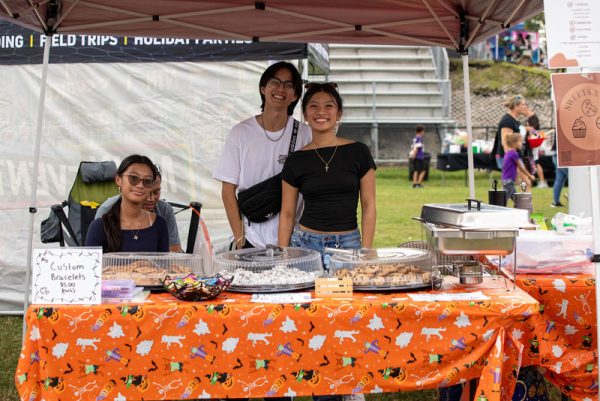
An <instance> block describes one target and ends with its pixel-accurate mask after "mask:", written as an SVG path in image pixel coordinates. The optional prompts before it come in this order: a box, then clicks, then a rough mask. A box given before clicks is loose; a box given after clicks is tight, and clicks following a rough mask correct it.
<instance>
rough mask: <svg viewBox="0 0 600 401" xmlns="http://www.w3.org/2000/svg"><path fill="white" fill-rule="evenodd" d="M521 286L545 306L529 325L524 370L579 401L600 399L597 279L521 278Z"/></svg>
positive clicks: (580, 276)
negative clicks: (538, 372) (532, 368)
mask: <svg viewBox="0 0 600 401" xmlns="http://www.w3.org/2000/svg"><path fill="white" fill-rule="evenodd" d="M517 285H518V286H519V287H520V288H522V289H523V290H525V291H526V292H527V293H528V294H529V295H531V296H532V297H533V298H535V299H537V300H538V301H539V303H540V314H539V315H536V316H534V317H532V319H530V320H529V321H528V322H526V324H525V330H524V331H525V335H524V338H523V341H524V342H526V343H528V345H527V351H526V352H525V353H524V358H523V364H524V365H537V366H542V367H544V368H546V369H547V370H546V371H545V376H546V378H547V379H548V380H550V381H551V382H552V383H553V384H554V385H556V386H558V387H559V388H560V389H561V391H562V392H563V393H564V394H567V395H568V396H570V397H571V398H572V399H574V400H581V401H584V400H592V399H597V398H598V380H597V379H598V370H597V369H598V368H597V367H598V358H597V355H596V350H597V343H596V280H595V279H594V276H593V275H591V274H569V275H562V274H553V275H534V274H529V275H524V274H519V275H517Z"/></svg>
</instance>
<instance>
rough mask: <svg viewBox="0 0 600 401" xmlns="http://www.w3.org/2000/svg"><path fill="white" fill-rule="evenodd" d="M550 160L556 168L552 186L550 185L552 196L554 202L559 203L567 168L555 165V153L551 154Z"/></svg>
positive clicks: (567, 172)
mask: <svg viewBox="0 0 600 401" xmlns="http://www.w3.org/2000/svg"><path fill="white" fill-rule="evenodd" d="M552 162H553V163H554V167H555V168H556V169H555V171H556V172H555V174H554V186H552V197H553V198H554V203H560V191H562V189H563V186H564V185H565V181H567V177H568V174H569V170H567V169H566V168H558V167H557V166H556V165H557V162H556V155H554V156H552Z"/></svg>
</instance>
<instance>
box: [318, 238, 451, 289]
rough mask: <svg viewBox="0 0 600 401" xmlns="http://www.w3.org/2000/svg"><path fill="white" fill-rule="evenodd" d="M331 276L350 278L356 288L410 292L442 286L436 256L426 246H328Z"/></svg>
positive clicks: (326, 250)
mask: <svg viewBox="0 0 600 401" xmlns="http://www.w3.org/2000/svg"><path fill="white" fill-rule="evenodd" d="M325 252H326V253H330V254H331V257H330V259H329V273H330V276H331V277H340V278H344V277H349V278H351V279H352V284H353V289H354V290H355V291H409V290H417V289H426V288H439V287H441V280H442V279H441V274H439V273H438V272H437V270H436V269H434V267H433V255H432V253H431V252H429V251H427V250H424V249H411V248H378V249H367V248H363V249H353V250H352V249H344V250H340V249H330V248H326V249H325Z"/></svg>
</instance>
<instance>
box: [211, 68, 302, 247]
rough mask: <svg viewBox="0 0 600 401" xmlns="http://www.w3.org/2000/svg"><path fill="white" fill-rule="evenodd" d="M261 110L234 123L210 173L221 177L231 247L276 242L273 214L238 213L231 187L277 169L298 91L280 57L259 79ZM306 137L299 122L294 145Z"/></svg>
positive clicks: (297, 80)
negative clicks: (251, 216) (259, 217)
mask: <svg viewBox="0 0 600 401" xmlns="http://www.w3.org/2000/svg"><path fill="white" fill-rule="evenodd" d="M259 91H260V97H261V99H262V104H261V109H262V113H261V114H259V115H256V116H253V117H250V118H248V119H247V120H244V121H242V122H240V123H238V124H236V125H235V126H234V127H233V128H232V129H231V132H230V133H229V136H228V137H227V140H226V142H225V146H224V147H223V151H222V153H221V158H220V159H219V163H218V165H217V168H216V169H215V171H214V173H213V178H214V179H216V180H219V181H221V183H222V185H221V197H222V199H223V205H224V206H225V212H226V213H227V220H228V221H229V226H230V227H231V231H232V232H233V238H234V239H233V241H234V248H236V249H240V248H243V247H264V246H266V245H267V244H277V229H278V225H279V215H276V216H274V217H273V218H271V219H270V220H267V221H265V222H262V223H254V222H249V221H248V219H247V218H246V217H244V216H242V219H243V223H242V219H240V210H239V207H238V201H237V192H238V191H241V190H244V189H247V188H250V187H251V186H253V185H255V184H258V183H259V182H261V181H264V180H266V179H267V178H270V177H272V176H274V175H276V174H279V173H280V172H281V170H282V169H283V164H284V163H285V159H286V158H287V155H288V151H289V147H290V139H291V137H292V131H293V128H294V118H293V117H292V114H293V112H294V108H295V107H296V105H297V104H298V101H299V100H300V98H301V97H302V77H301V76H300V73H299V72H298V70H297V69H296V67H295V66H294V65H293V64H291V63H288V62H285V61H282V62H279V63H276V64H273V65H271V66H270V67H269V68H267V69H266V70H265V72H264V73H263V74H262V76H261V78H260V82H259ZM310 141H311V131H310V127H308V126H307V125H306V124H300V125H299V128H298V135H297V139H296V145H295V147H294V150H297V149H301V148H302V147H303V146H305V145H306V144H308V143H309V142H310Z"/></svg>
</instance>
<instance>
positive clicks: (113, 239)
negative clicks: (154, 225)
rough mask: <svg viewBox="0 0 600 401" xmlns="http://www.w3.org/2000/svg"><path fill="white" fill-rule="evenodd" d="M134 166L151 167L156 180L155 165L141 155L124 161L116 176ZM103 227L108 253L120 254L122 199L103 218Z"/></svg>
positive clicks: (129, 157) (128, 157)
mask: <svg viewBox="0 0 600 401" xmlns="http://www.w3.org/2000/svg"><path fill="white" fill-rule="evenodd" d="M132 164H145V165H146V166H148V167H150V170H151V171H152V178H154V179H156V176H157V172H156V167H155V166H154V163H152V160H150V159H149V158H148V157H146V156H141V155H130V156H127V157H126V158H125V159H123V161H122V162H121V164H120V165H119V168H118V169H117V174H116V175H118V176H122V175H123V173H125V171H126V170H127V169H128V168H129V166H131V165H132ZM102 226H103V228H104V235H105V236H106V242H107V247H106V252H119V251H120V250H121V197H119V199H118V200H117V202H116V203H115V204H114V205H113V206H112V207H111V208H110V209H109V211H108V212H106V214H104V216H102Z"/></svg>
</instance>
